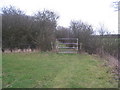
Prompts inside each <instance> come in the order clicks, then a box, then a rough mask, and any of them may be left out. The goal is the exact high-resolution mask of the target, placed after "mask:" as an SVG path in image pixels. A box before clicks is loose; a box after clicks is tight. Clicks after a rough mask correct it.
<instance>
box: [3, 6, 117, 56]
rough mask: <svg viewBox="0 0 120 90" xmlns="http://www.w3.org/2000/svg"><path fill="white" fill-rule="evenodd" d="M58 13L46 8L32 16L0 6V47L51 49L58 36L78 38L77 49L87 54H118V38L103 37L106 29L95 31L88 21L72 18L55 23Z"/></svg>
mask: <svg viewBox="0 0 120 90" xmlns="http://www.w3.org/2000/svg"><path fill="white" fill-rule="evenodd" d="M58 18H59V16H58V15H57V14H56V13H55V12H53V11H49V10H43V11H38V12H37V13H36V14H35V15H33V16H28V15H26V14H25V13H24V12H23V11H21V10H20V9H16V8H15V7H12V6H10V7H6V8H5V7H4V8H2V48H3V50H5V49H10V50H11V51H12V50H13V49H15V48H19V49H24V48H31V49H39V50H41V51H51V50H53V49H55V41H56V39H57V38H78V39H79V51H81V50H80V43H82V51H86V52H88V53H90V54H92V53H101V54H103V52H107V53H110V54H111V55H114V56H117V55H118V43H119V39H118V38H112V37H111V35H110V36H109V37H106V36H105V35H104V34H105V30H104V29H103V28H101V29H100V30H99V33H100V35H95V34H94V30H93V28H92V26H91V25H89V24H87V23H84V22H82V21H71V23H70V27H68V28H65V27H62V26H58V25H57V20H58Z"/></svg>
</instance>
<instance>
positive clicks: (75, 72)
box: [2, 53, 117, 88]
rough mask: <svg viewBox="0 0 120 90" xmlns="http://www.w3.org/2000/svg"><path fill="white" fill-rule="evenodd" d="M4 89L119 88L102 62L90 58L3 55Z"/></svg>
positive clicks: (50, 55) (67, 55)
mask: <svg viewBox="0 0 120 90" xmlns="http://www.w3.org/2000/svg"><path fill="white" fill-rule="evenodd" d="M2 63H3V88H116V87H117V82H115V81H114V80H113V78H112V75H111V74H110V73H107V71H108V68H107V67H103V66H102V65H103V62H102V61H100V60H96V59H95V58H94V57H93V56H90V55H87V54H80V55H79V54H55V53H16V54H3V61H2Z"/></svg>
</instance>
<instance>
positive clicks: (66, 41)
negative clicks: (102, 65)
mask: <svg viewBox="0 0 120 90" xmlns="http://www.w3.org/2000/svg"><path fill="white" fill-rule="evenodd" d="M56 48H57V52H58V53H78V38H58V39H56Z"/></svg>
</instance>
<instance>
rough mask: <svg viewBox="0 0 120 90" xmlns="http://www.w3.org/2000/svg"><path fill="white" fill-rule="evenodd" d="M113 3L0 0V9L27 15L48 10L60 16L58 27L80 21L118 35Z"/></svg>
mask: <svg viewBox="0 0 120 90" xmlns="http://www.w3.org/2000/svg"><path fill="white" fill-rule="evenodd" d="M115 1H118V0H0V8H1V7H3V6H9V5H12V6H15V7H17V8H20V9H21V10H23V11H25V12H26V14H27V15H33V14H34V13H35V12H37V11H38V10H40V11H41V10H43V9H48V10H52V11H54V12H56V13H57V14H58V15H59V16H60V18H59V20H58V25H60V26H64V27H69V25H70V21H71V20H81V21H83V22H86V23H88V24H91V25H92V26H93V28H94V29H97V28H99V25H100V24H104V27H105V28H106V29H107V30H109V32H111V33H118V12H117V11H115V9H114V8H113V7H112V5H113V2H115Z"/></svg>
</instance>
